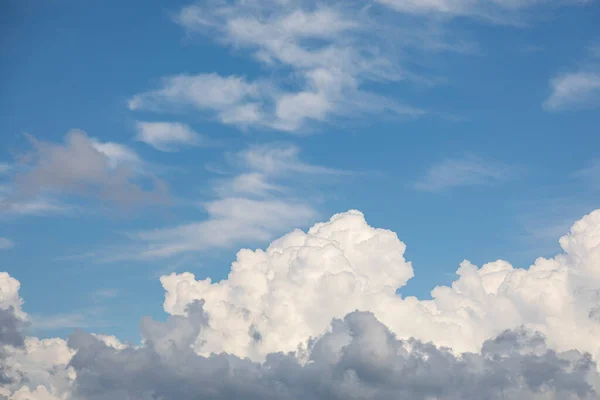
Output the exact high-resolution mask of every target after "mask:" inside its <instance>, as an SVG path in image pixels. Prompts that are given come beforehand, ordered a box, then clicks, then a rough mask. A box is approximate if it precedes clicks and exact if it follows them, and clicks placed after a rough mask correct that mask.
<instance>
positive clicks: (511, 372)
mask: <svg viewBox="0 0 600 400" xmlns="http://www.w3.org/2000/svg"><path fill="white" fill-rule="evenodd" d="M201 307H202V304H201V303H199V304H198V303H196V304H192V305H191V306H190V309H189V312H188V314H187V317H171V318H170V319H169V320H168V321H167V322H166V323H161V322H154V321H151V320H144V321H143V322H142V324H141V329H142V334H143V337H144V341H145V345H144V346H142V347H137V348H132V347H125V348H115V347H112V346H110V345H107V344H106V343H104V342H103V341H102V340H99V339H98V338H95V337H93V336H92V335H88V334H85V333H83V332H76V333H75V334H73V335H72V336H71V337H70V338H69V341H68V344H69V346H70V347H71V348H73V349H74V350H75V351H76V352H75V355H74V356H73V358H72V360H71V362H70V366H71V367H72V368H73V369H74V371H75V374H76V378H75V380H74V385H73V398H74V399H81V400H84V399H85V400H103V399H111V400H121V399H123V400H124V399H132V398H134V399H159V398H177V399H181V400H185V399H204V398H206V399H229V398H244V399H315V400H316V399H362V398H378V399H396V398H410V399H433V398H435V399H448V400H449V399H459V398H460V399H465V400H466V399H481V398H490V399H495V398H497V399H501V398H507V397H508V398H511V399H540V400H541V399H594V398H596V396H597V392H596V390H595V388H594V385H596V386H597V382H598V377H599V376H598V373H597V370H596V368H595V364H594V363H593V361H592V360H591V359H590V358H589V356H588V355H585V354H581V353H579V352H577V351H571V352H568V353H556V352H553V351H551V350H549V349H547V347H546V344H545V341H544V338H543V336H541V335H536V334H529V333H527V332H524V331H520V330H519V331H505V332H503V333H502V334H501V335H500V336H498V337H497V338H495V339H493V340H490V341H486V342H485V343H484V345H483V347H482V351H481V353H480V354H468V353H467V354H462V355H460V356H458V357H457V356H456V355H455V354H453V353H451V352H450V351H448V350H447V349H439V348H437V347H435V346H434V345H432V344H428V343H422V342H420V341H418V340H414V339H413V340H409V341H403V340H398V339H397V338H396V337H395V336H394V334H393V333H391V332H390V331H389V330H388V329H387V327H385V325H383V324H382V323H381V322H379V321H378V320H377V319H376V318H375V317H374V316H373V314H371V313H365V312H353V313H350V314H348V315H347V316H346V317H345V318H344V319H343V320H334V321H333V324H332V326H331V328H330V331H329V332H328V333H325V334H324V335H322V336H320V337H319V338H315V340H314V341H312V343H311V344H310V347H309V349H308V350H307V352H306V359H307V362H301V361H300V360H299V358H298V357H297V354H283V353H275V354H270V355H269V356H268V357H267V359H266V361H265V362H264V363H255V362H251V361H249V360H243V359H240V358H238V357H236V356H233V355H228V354H219V355H211V356H209V357H202V356H198V355H196V354H195V353H194V352H193V351H192V350H191V348H190V344H191V343H192V341H193V338H194V337H195V336H196V335H197V334H198V333H199V332H201V331H202V329H203V327H204V326H206V323H207V319H208V317H207V316H206V315H205V313H204V312H203V310H202V308H201Z"/></svg>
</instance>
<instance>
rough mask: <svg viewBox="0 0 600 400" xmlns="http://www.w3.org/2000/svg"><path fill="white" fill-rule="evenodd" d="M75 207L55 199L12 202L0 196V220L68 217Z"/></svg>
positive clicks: (12, 200) (11, 199)
mask: <svg viewBox="0 0 600 400" xmlns="http://www.w3.org/2000/svg"><path fill="white" fill-rule="evenodd" d="M75 209H76V207H75V206H72V205H67V204H64V203H61V202H59V201H58V200H55V199H44V198H37V199H32V200H18V201H17V200H14V198H10V199H9V198H6V197H1V196H0V218H2V217H7V218H10V217H23V216H49V215H68V214H70V213H72V212H73V211H75Z"/></svg>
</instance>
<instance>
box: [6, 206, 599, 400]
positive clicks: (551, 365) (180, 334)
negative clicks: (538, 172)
mask: <svg viewBox="0 0 600 400" xmlns="http://www.w3.org/2000/svg"><path fill="white" fill-rule="evenodd" d="M214 212H215V213H216V214H219V212H223V213H225V214H226V215H230V214H231V211H230V210H229V211H217V210H215V211H214ZM237 212H239V213H241V214H243V215H246V213H245V212H244V210H243V209H239V210H237ZM250 218H254V217H252V216H251V217H250ZM256 218H259V217H256ZM599 232H600V210H596V211H594V212H592V213H590V214H588V215H586V216H584V217H583V218H582V219H580V220H579V221H577V222H576V223H575V224H573V226H572V228H571V229H570V232H569V233H568V234H567V235H565V236H563V237H562V238H561V239H560V245H561V247H562V249H563V253H561V254H558V255H557V256H556V257H554V258H550V259H545V258H539V259H537V260H536V261H535V263H534V264H533V265H532V266H530V267H529V268H528V269H519V268H514V267H513V266H511V265H510V264H509V263H507V262H506V261H502V260H498V261H494V262H491V263H488V264H485V265H483V266H482V267H481V268H478V267H476V266H474V265H472V264H471V263H469V262H468V261H464V262H463V263H461V265H460V268H459V269H458V271H457V275H458V278H457V279H456V281H455V282H453V283H452V285H451V286H439V287H437V288H435V289H434V290H433V291H432V298H431V300H419V299H417V298H415V297H406V298H403V297H402V296H401V295H398V294H397V292H396V289H397V288H401V287H402V286H403V285H404V284H405V283H406V282H407V281H408V280H409V279H410V278H411V277H412V276H413V268H412V265H411V264H410V263H409V262H408V261H406V260H405V258H404V251H405V245H404V244H403V243H402V242H401V241H400V240H399V239H398V238H397V236H396V234H395V233H393V232H391V231H388V230H385V229H378V228H373V227H371V226H369V225H368V224H367V222H366V221H365V219H364V216H363V215H362V214H361V213H360V212H358V211H350V212H347V213H342V214H337V215H335V216H333V217H332V218H331V220H329V221H327V222H323V223H318V224H316V225H315V226H313V227H312V228H311V229H309V230H308V232H302V231H299V230H296V231H293V232H291V233H289V234H287V235H285V236H283V237H281V238H279V239H277V240H275V241H274V242H272V243H271V245H270V246H269V247H268V248H267V249H266V250H256V251H251V250H241V251H240V252H239V253H238V256H237V260H236V262H234V263H233V265H232V269H231V273H230V274H229V276H228V277H227V279H224V280H222V281H220V282H217V283H213V282H211V281H210V279H206V280H201V281H197V280H196V279H195V277H194V276H193V275H192V274H191V273H183V274H171V275H168V276H163V277H162V278H161V283H162V285H163V287H164V288H165V291H166V296H165V303H164V309H165V311H167V312H168V313H169V314H171V315H170V316H169V318H168V319H167V321H165V322H157V321H153V320H151V319H150V318H145V319H143V320H142V322H141V324H140V330H141V335H142V338H143V340H142V343H141V344H140V345H127V344H123V343H121V342H120V341H118V339H116V338H114V337H110V336H106V335H91V334H87V333H84V332H81V331H76V332H75V333H74V334H72V335H71V336H70V337H69V339H68V342H65V341H63V340H61V339H45V340H40V339H36V338H31V337H27V338H25V340H24V345H23V346H21V347H20V348H14V346H5V349H6V352H5V357H4V358H3V359H2V360H1V362H2V367H3V368H4V371H5V375H6V376H5V378H7V381H10V383H9V384H8V385H4V386H3V387H2V389H0V395H4V396H6V397H8V398H17V397H16V395H15V393H19V395H21V394H24V393H27V394H28V395H29V393H31V392H34V391H36V392H37V393H43V394H44V396H47V397H46V398H50V399H52V400H56V399H61V400H63V399H64V400H66V399H69V400H104V399H107V400H108V399H115V400H119V399H131V398H136V399H153V398H177V399H182V400H185V399H188V398H190V399H192V398H194V399H197V398H200V399H202V398H210V399H220V398H223V399H225V398H245V399H253V398H256V399H278V400H279V399H315V400H317V399H332V398H333V399H348V398H350V399H352V398H356V399H359V398H360V399H364V398H377V399H388V398H389V399H395V398H410V399H423V400H425V399H433V398H435V399H447V400H451V399H465V400H466V399H481V398H489V399H495V398H498V399H501V398H503V397H504V398H511V399H523V400H525V399H538V400H542V399H544V400H545V399H561V400H562V399H573V400H574V399H580V400H581V399H589V400H592V399H597V398H598V394H599V393H600V375H599V373H598V372H599V370H600V369H599V367H598V365H597V364H596V362H597V360H598V359H599V358H600V352H599V351H598V347H597V338H598V337H599V336H600V317H599V315H600V311H598V310H600V293H599V292H598V287H600V273H599V271H598V260H599V257H600V234H599ZM0 288H2V290H1V291H0V296H2V297H0V305H2V307H0V308H2V309H8V308H9V307H13V305H15V304H16V306H15V308H14V310H17V309H18V307H20V303H21V300H20V298H19V294H18V288H19V283H18V281H16V280H15V279H14V278H11V277H10V276H9V275H8V274H0ZM400 292H401V289H400ZM23 377H27V379H23ZM48 396H52V397H48ZM25 398H27V397H26V396H25ZM41 398H43V397H41Z"/></svg>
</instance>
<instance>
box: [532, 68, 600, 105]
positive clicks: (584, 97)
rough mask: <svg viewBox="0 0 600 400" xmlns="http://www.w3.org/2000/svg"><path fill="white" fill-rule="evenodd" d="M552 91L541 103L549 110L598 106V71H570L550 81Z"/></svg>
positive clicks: (599, 98) (599, 90)
mask: <svg viewBox="0 0 600 400" xmlns="http://www.w3.org/2000/svg"><path fill="white" fill-rule="evenodd" d="M550 87H551V90H552V93H551V94H550V97H548V99H546V101H545V102H544V103H543V107H544V108H545V109H546V110H549V111H560V110H566V109H570V108H595V107H600V73H598V72H571V73H566V74H562V75H559V76H557V77H555V78H553V79H552V80H551V81H550Z"/></svg>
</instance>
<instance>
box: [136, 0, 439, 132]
mask: <svg viewBox="0 0 600 400" xmlns="http://www.w3.org/2000/svg"><path fill="white" fill-rule="evenodd" d="M175 21H176V22H177V23H178V24H180V25H181V26H182V27H183V28H185V29H186V31H187V32H188V33H191V34H198V33H200V34H208V35H211V36H213V37H215V38H217V40H218V41H219V43H221V44H223V45H224V46H229V47H233V48H235V49H238V50H241V51H243V52H245V53H250V55H251V56H252V57H253V59H254V60H255V61H257V62H259V63H260V64H262V66H264V67H265V69H266V70H268V71H271V72H272V73H271V72H270V73H269V74H268V75H265V76H264V77H258V78H256V79H249V78H247V77H241V76H236V75H231V76H221V75H217V74H214V73H202V74H196V75H189V74H182V75H175V76H170V77H165V78H163V80H162V83H161V85H160V87H159V88H158V89H156V90H151V91H148V92H145V93H141V94H138V95H135V96H133V97H132V98H131V100H130V102H129V108H130V109H132V110H151V111H152V110H153V111H160V112H165V111H166V112H181V111H186V110H190V109H196V110H202V111H206V112H210V113H214V115H215V116H216V118H217V119H218V120H219V121H220V122H222V123H224V124H232V125H236V126H240V127H248V126H255V127H266V128H270V129H275V130H281V131H287V132H306V131H308V130H309V129H310V126H311V125H312V124H314V123H324V122H329V121H331V120H332V118H333V117H339V116H344V117H346V118H347V117H355V116H357V115H361V114H364V113H370V114H373V113H374V114H382V113H389V114H393V115H398V114H400V115H407V116H411V117H414V116H420V115H422V114H424V113H425V111H424V110H421V109H419V108H418V107H411V106H406V105H402V104H400V103H398V102H397V101H393V100H391V99H387V98H385V97H383V96H378V95H377V94H375V93H370V92H369V91H366V90H365V89H364V88H363V86H364V85H363V84H364V83H367V82H380V81H381V82H386V81H398V80H401V79H403V78H404V73H403V71H402V70H401V68H400V67H398V66H396V65H395V63H394V62H392V61H391V59H392V58H394V57H395V55H393V54H391V53H390V51H389V50H390V49H392V48H393V49H397V48H398V47H399V46H403V45H404V44H405V43H404V42H402V43H400V42H399V41H396V42H395V43H394V45H393V46H392V45H391V44H389V43H385V39H384V38H385V37H386V35H385V34H383V33H381V30H380V29H373V28H374V27H376V24H375V23H373V22H372V21H370V20H369V19H368V18H367V15H366V9H364V8H362V7H357V6H356V5H355V4H344V6H342V5H328V4H324V3H323V4H321V3H320V4H318V5H316V6H315V7H308V6H306V5H303V4H301V3H299V2H279V1H266V2H258V1H234V2H219V1H212V2H209V3H208V4H205V5H190V6H187V7H184V8H183V9H182V10H181V11H180V12H179V13H178V14H177V16H176V18H175ZM392 26H394V25H389V27H392ZM373 35H378V37H377V39H379V40H371V37H370V36H373ZM402 37H404V36H402ZM423 42H424V41H423V40H421V41H419V46H422V45H423ZM384 47H385V48H386V49H384ZM439 47H440V48H442V47H443V46H439Z"/></svg>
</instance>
